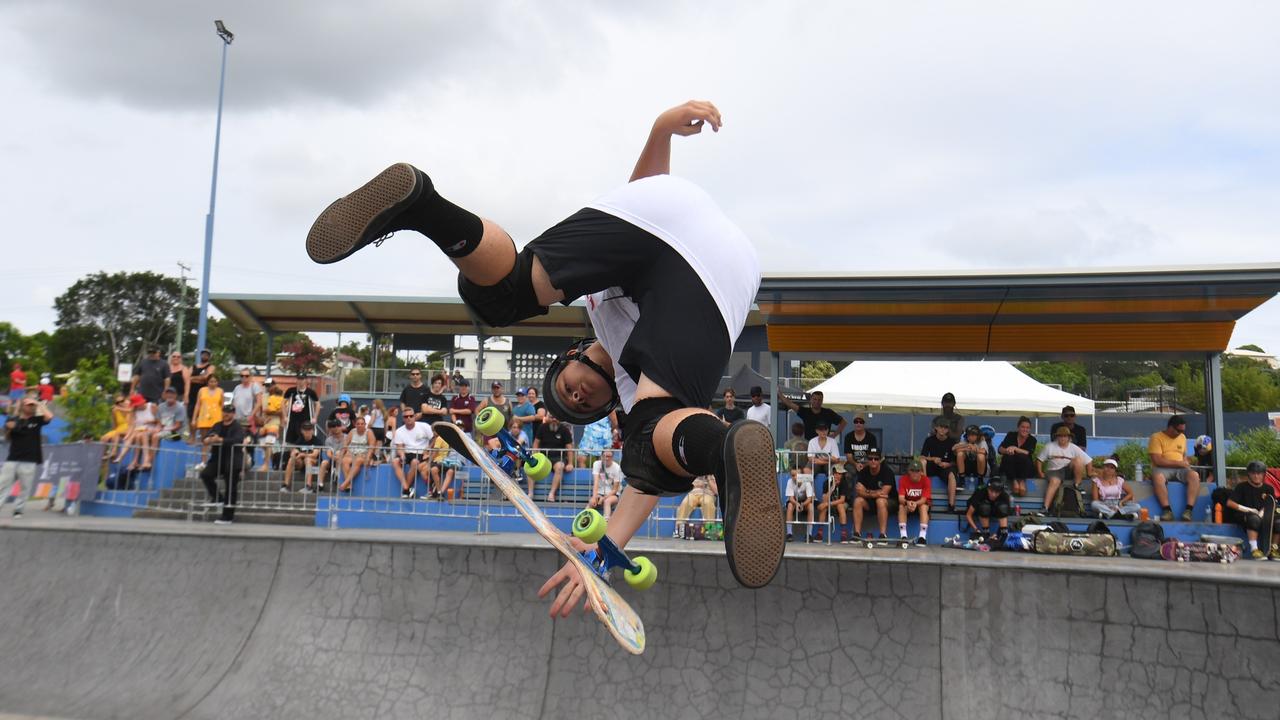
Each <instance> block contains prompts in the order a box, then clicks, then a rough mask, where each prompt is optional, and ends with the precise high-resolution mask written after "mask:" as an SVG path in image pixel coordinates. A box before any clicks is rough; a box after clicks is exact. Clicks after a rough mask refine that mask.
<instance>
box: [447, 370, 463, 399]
mask: <svg viewBox="0 0 1280 720" xmlns="http://www.w3.org/2000/svg"><path fill="white" fill-rule="evenodd" d="M450 381H451V382H452V384H453V392H454V393H455V394H456V393H460V392H462V384H463V383H465V382H467V379H466V378H464V377H462V371H461V370H454V371H453V377H452V378H450Z"/></svg>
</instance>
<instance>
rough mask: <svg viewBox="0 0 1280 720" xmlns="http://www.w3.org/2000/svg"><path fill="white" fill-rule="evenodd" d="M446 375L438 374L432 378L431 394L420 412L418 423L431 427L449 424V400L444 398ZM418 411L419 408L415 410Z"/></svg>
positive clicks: (428, 394) (446, 383)
mask: <svg viewBox="0 0 1280 720" xmlns="http://www.w3.org/2000/svg"><path fill="white" fill-rule="evenodd" d="M446 385H448V382H446V381H445V378H444V373H436V374H435V375H434V376H432V378H431V392H429V393H427V399H426V402H425V405H424V406H423V409H422V410H421V411H419V412H418V422H424V423H427V424H428V425H430V424H431V423H433V422H441V421H444V422H449V398H447V397H445V396H444V390H445V386H446ZM414 409H415V410H417V408H414Z"/></svg>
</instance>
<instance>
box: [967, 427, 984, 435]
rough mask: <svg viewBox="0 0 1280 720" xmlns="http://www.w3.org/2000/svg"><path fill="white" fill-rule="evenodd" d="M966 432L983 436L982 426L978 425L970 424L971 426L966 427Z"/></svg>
mask: <svg viewBox="0 0 1280 720" xmlns="http://www.w3.org/2000/svg"><path fill="white" fill-rule="evenodd" d="M964 434H965V435H977V436H978V437H982V428H980V427H978V426H977V425H970V426H969V427H967V428H965V429H964Z"/></svg>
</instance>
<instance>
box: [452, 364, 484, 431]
mask: <svg viewBox="0 0 1280 720" xmlns="http://www.w3.org/2000/svg"><path fill="white" fill-rule="evenodd" d="M479 405H480V403H479V402H478V401H477V400H476V396H475V395H472V394H471V381H470V380H467V379H466V378H462V379H461V380H460V381H459V382H458V394H457V395H455V396H454V398H453V400H451V401H450V402H449V419H450V420H451V421H453V422H454V423H456V424H457V425H458V427H461V428H462V431H463V432H465V433H470V432H474V428H475V422H476V408H477V407H479ZM476 442H481V443H482V442H484V439H483V438H480V437H477V438H476Z"/></svg>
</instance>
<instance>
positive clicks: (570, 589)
mask: <svg viewBox="0 0 1280 720" xmlns="http://www.w3.org/2000/svg"><path fill="white" fill-rule="evenodd" d="M567 537H568V539H569V542H570V544H572V545H573V549H574V550H577V551H578V552H586V551H587V550H594V549H595V545H588V544H586V543H584V542H582V541H581V540H579V539H578V538H576V537H573V536H572V535H570V536H567ZM583 582H584V581H583V578H582V574H581V573H580V572H578V567H577V566H576V565H574V564H573V563H571V562H566V563H565V564H564V567H562V568H560V570H559V571H558V572H556V574H555V575H552V576H551V577H550V578H548V579H547V581H546V582H545V583H543V584H542V588H541V589H540V590H538V597H540V598H543V597H546V596H547V595H548V594H549V593H551V592H552V591H553V590H555V589H556V587H557V586H559V585H561V584H563V585H564V587H562V588H560V593H559V594H558V595H556V599H555V602H553V603H551V612H550V615H551V617H553V618H554V617H555V616H557V615H559V616H560V617H562V618H567V617H569V614H570V613H572V612H573V608H574V606H575V605H577V604H579V603H581V604H582V610H583V612H586V611H587V610H589V609H590V606H589V605H588V604H587V598H586V589H585V587H584V586H583Z"/></svg>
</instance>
